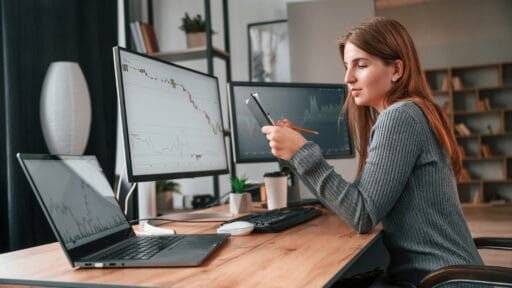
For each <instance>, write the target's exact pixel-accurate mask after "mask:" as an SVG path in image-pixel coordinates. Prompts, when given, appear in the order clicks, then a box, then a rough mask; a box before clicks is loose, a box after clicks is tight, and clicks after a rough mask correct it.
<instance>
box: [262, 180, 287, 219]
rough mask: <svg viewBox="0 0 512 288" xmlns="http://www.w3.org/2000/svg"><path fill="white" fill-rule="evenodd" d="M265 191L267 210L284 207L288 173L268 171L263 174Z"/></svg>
mask: <svg viewBox="0 0 512 288" xmlns="http://www.w3.org/2000/svg"><path fill="white" fill-rule="evenodd" d="M263 181H264V182H265V190H266V191H267V207H268V209H269V210H272V209H278V208H283V207H286V205H287V201H288V199H287V198H288V197H287V195H288V175H287V174H286V173H284V172H282V171H276V172H268V173H265V174H264V175H263Z"/></svg>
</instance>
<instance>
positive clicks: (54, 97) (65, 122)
mask: <svg viewBox="0 0 512 288" xmlns="http://www.w3.org/2000/svg"><path fill="white" fill-rule="evenodd" d="M39 113H40V117H41V128H42V130H43V136H44V140H45V141H46V145H47V146H48V150H49V151H50V153H51V154H70V155H81V154H83V153H84V151H85V147H86V146H87V140H88V138H89V131H90V128H91V100H90V97H89V88H88V87H87V82H86V81H85V77H84V75H83V74H82V70H81V69H80V66H79V65H78V63H75V62H53V63H51V64H50V66H49V67H48V71H47V72H46V76H45V78H44V82H43V88H42V89H41V100H40V105H39Z"/></svg>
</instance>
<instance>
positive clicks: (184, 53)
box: [124, 0, 236, 199]
mask: <svg viewBox="0 0 512 288" xmlns="http://www.w3.org/2000/svg"><path fill="white" fill-rule="evenodd" d="M142 1H144V2H146V3H147V7H146V9H140V7H141V6H140V5H135V6H138V9H136V10H137V11H135V12H136V13H130V12H133V11H130V9H129V8H128V7H132V6H134V5H131V4H133V3H136V4H141V3H142ZM142 1H141V0H124V7H125V11H124V14H125V15H124V16H125V20H126V24H125V25H126V26H125V31H126V39H127V45H128V48H130V49H131V50H136V47H135V43H134V40H133V39H132V35H131V33H130V32H131V30H130V27H129V25H130V24H129V23H130V22H132V21H137V20H139V19H137V18H139V17H141V15H137V14H141V13H143V12H142V10H145V11H146V12H147V15H145V16H147V22H148V24H149V25H153V1H152V0H142ZM203 7H204V13H203V16H204V20H205V22H206V32H205V34H206V44H205V46H203V47H195V48H186V49H179V50H173V51H168V50H162V49H161V48H162V47H160V50H159V51H158V52H154V53H147V54H148V55H149V56H153V57H156V58H159V59H162V60H165V61H168V62H180V61H188V60H205V61H206V66H207V70H206V73H208V74H210V75H214V61H213V60H214V58H218V59H221V60H223V61H224V63H225V71H226V81H227V82H229V81H231V56H230V52H229V51H230V38H229V14H228V0H222V4H221V9H222V18H223V21H222V26H223V28H222V30H221V31H222V32H221V33H223V34H224V48H223V49H222V48H218V47H214V46H213V41H212V36H213V34H214V32H213V29H212V18H211V14H212V13H211V0H203ZM139 10H140V11H139ZM130 14H135V15H130ZM216 32H219V30H216ZM178 64H180V63H178ZM219 85H222V84H219ZM227 118H228V119H229V117H227ZM224 130H225V131H224V135H225V137H226V139H227V140H226V141H227V143H230V135H231V133H230V130H229V129H224ZM231 147H232V146H231V145H230V144H229V145H227V149H228V150H227V151H228V157H229V158H230V174H231V175H236V171H235V164H234V159H232V157H230V155H232V153H231ZM213 194H214V197H215V198H216V199H218V198H219V196H220V184H219V176H213Z"/></svg>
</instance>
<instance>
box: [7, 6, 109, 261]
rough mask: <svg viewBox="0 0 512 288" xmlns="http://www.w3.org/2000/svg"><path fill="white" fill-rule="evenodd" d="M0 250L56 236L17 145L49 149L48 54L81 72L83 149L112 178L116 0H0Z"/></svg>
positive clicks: (34, 150)
mask: <svg viewBox="0 0 512 288" xmlns="http://www.w3.org/2000/svg"><path fill="white" fill-rule="evenodd" d="M0 1H1V6H0V9H1V14H0V15H1V16H0V17H1V19H0V25H1V49H2V51H1V52H2V53H1V56H0V62H1V69H0V73H1V75H0V76H1V79H2V80H1V81H0V82H1V83H0V88H1V89H0V90H1V92H0V139H1V141H0V153H1V155H0V185H1V186H0V221H1V222H0V224H1V227H0V229H1V230H0V252H5V251H11V250H16V249H21V248H26V247H31V246H35V245H39V244H43V243H47V242H50V241H55V238H54V236H53V233H52V231H51V229H50V227H49V226H48V223H47V222H46V219H45V217H44V214H43V213H42V210H41V209H40V207H39V204H38V203H37V200H36V198H35V197H34V195H33V192H32V191H31V188H30V186H29V184H28V182H27V180H26V178H25V175H24V174H23V171H22V170H21V167H20V165H19V164H18V162H17V159H16V153H18V152H24V153H48V149H47V148H46V144H45V142H44V138H43V134H42V130H41V124H40V122H39V98H40V93H41V87H42V83H43V80H44V76H45V74H46V70H47V68H48V66H49V65H50V63H51V62H54V61H74V62H78V63H79V65H80V67H81V68H82V71H83V73H84V75H85V78H86V80H87V84H88V86H89V92H90V96H91V103H92V124H91V131H90V134H89V142H88V144H87V148H86V151H85V154H93V155H96V157H97V158H98V160H99V162H100V164H101V166H102V168H103V170H104V172H105V174H106V175H107V178H108V179H109V181H111V183H112V182H113V180H114V165H115V149H116V147H115V140H116V117H117V115H116V113H117V106H116V105H117V104H116V96H115V95H116V94H115V85H114V71H113V60H112V46H114V45H116V43H117V28H116V27H117V15H116V14H117V7H116V6H117V5H116V1H115V0H16V1H14V0H0Z"/></svg>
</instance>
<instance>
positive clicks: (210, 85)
mask: <svg viewBox="0 0 512 288" xmlns="http://www.w3.org/2000/svg"><path fill="white" fill-rule="evenodd" d="M121 52H123V51H121ZM120 59H121V73H122V79H123V92H124V93H123V94H124V102H125V110H126V122H127V132H128V133H127V138H128V142H129V147H130V156H131V162H132V165H131V166H132V170H133V173H134V175H148V174H162V173H164V174H169V173H183V172H193V171H207V170H221V169H226V168H227V161H226V158H227V156H226V150H225V143H224V135H223V133H224V129H223V125H222V117H221V109H220V97H219V95H218V93H219V92H218V84H217V79H216V78H213V77H210V76H206V75H202V74H200V73H196V72H194V71H189V70H187V69H183V68H181V67H178V66H174V65H170V64H167V63H164V62H160V61H156V60H153V59H150V58H147V57H142V56H139V55H135V54H131V53H121V57H120Z"/></svg>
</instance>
